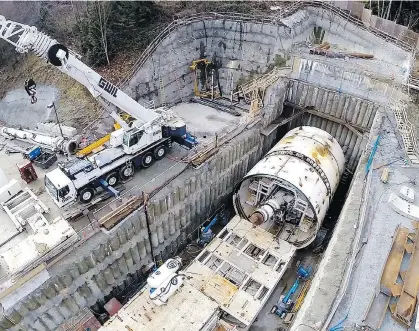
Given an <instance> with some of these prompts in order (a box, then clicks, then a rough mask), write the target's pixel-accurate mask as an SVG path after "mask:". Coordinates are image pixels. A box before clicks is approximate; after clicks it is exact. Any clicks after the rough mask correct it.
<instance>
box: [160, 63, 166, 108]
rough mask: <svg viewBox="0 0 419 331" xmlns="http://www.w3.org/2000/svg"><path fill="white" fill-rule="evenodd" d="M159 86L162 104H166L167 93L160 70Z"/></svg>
mask: <svg viewBox="0 0 419 331" xmlns="http://www.w3.org/2000/svg"><path fill="white" fill-rule="evenodd" d="M159 87H160V103H161V105H162V106H166V94H165V93H164V83H163V77H162V76H161V74H160V71H159Z"/></svg>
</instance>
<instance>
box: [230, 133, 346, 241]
mask: <svg viewBox="0 0 419 331" xmlns="http://www.w3.org/2000/svg"><path fill="white" fill-rule="evenodd" d="M344 165H345V157H344V154H343V151H342V148H341V147H340V146H339V143H338V142H337V141H336V140H335V139H334V138H333V137H332V136H331V135H330V134H329V133H327V132H325V131H323V130H321V129H318V128H315V127H298V128H296V129H293V130H291V131H290V132H288V133H287V134H286V135H285V136H284V137H283V138H282V139H281V140H280V141H279V142H278V144H276V145H275V146H274V147H273V148H272V149H271V150H270V151H269V152H268V153H267V154H266V155H265V156H264V158H263V159H262V160H261V161H259V162H258V163H257V164H256V165H255V166H254V167H253V169H251V170H250V171H249V172H248V173H247V174H246V176H245V177H244V178H243V179H242V181H241V182H240V183H239V184H238V185H237V186H236V188H235V194H234V206H235V209H236V212H237V213H238V214H239V215H240V216H241V217H245V218H247V219H249V220H250V221H251V222H253V223H255V224H258V225H260V224H262V223H264V222H267V221H272V220H273V221H275V222H277V223H280V224H281V225H283V226H284V227H288V228H289V229H288V230H290V231H291V233H292V235H291V236H290V238H291V239H289V241H290V242H292V243H294V244H295V245H296V246H297V247H305V246H307V245H308V244H309V243H311V242H312V241H313V240H314V238H315V236H316V233H317V231H318V230H319V229H320V226H321V223H322V222H323V219H324V217H325V215H326V212H327V209H328V208H329V205H330V202H331V199H332V196H333V193H334V192H335V190H336V188H337V186H338V184H339V180H340V176H341V175H342V173H343V170H344ZM296 230H298V231H296Z"/></svg>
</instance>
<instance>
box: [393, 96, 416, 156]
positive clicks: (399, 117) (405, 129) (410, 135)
mask: <svg viewBox="0 0 419 331" xmlns="http://www.w3.org/2000/svg"><path fill="white" fill-rule="evenodd" d="M390 105H391V108H392V110H393V113H394V117H395V118H396V123H397V129H398V131H399V133H400V136H401V137H402V141H403V145H404V148H405V151H406V154H407V157H408V158H409V160H410V162H412V163H413V164H419V158H418V156H417V154H416V137H415V134H414V130H413V126H412V124H411V123H410V121H409V120H408V118H407V114H406V105H405V104H404V103H401V102H397V101H395V100H390Z"/></svg>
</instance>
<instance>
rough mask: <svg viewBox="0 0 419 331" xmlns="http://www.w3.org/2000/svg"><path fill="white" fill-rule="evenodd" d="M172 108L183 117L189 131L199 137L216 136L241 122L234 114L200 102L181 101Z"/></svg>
mask: <svg viewBox="0 0 419 331" xmlns="http://www.w3.org/2000/svg"><path fill="white" fill-rule="evenodd" d="M172 110H173V111H174V112H175V113H176V114H178V115H179V116H180V117H182V118H183V120H184V121H185V123H186V125H187V128H188V131H189V132H191V133H192V134H193V135H196V136H197V137H198V139H199V138H204V139H205V138H208V137H214V136H215V135H216V134H217V133H221V132H223V131H227V130H229V129H231V127H232V126H234V125H237V124H238V123H239V122H240V117H239V116H234V115H231V114H229V113H226V112H222V111H219V110H217V109H214V108H211V107H208V106H205V105H201V104H199V103H181V104H178V105H176V106H175V107H173V108H172Z"/></svg>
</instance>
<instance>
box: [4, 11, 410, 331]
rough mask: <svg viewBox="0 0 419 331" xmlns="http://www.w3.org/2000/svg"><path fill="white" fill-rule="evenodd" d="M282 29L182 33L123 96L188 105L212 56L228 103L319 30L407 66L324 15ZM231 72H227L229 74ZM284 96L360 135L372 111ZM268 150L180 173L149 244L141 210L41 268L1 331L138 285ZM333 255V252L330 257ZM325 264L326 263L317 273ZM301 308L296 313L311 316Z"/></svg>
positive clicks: (334, 97)
mask: <svg viewBox="0 0 419 331" xmlns="http://www.w3.org/2000/svg"><path fill="white" fill-rule="evenodd" d="M287 25H288V26H290V28H288V27H285V26H283V25H281V26H279V25H278V26H276V25H267V24H257V23H249V22H248V23H243V22H236V21H228V20H210V21H205V22H204V21H201V22H194V23H191V24H188V25H185V26H183V27H180V28H179V29H177V30H175V31H173V33H171V34H170V35H169V36H168V37H167V38H166V39H165V40H163V42H162V43H161V44H160V46H159V47H158V48H157V49H156V51H155V52H154V54H153V55H152V57H151V58H150V59H149V60H148V61H146V62H145V64H144V65H143V66H142V67H141V68H140V70H139V71H138V72H137V73H136V74H135V75H134V77H133V79H132V81H131V82H130V84H129V86H128V87H127V88H126V90H127V91H128V93H129V94H131V95H132V96H133V97H135V98H136V99H137V100H138V101H139V102H141V103H145V102H147V101H149V100H154V101H155V103H156V104H157V105H159V104H161V103H174V102H176V101H180V100H181V99H184V98H188V97H190V96H191V94H192V91H193V81H194V77H193V74H192V73H191V72H190V69H189V65H190V64H191V62H192V60H194V59H197V58H200V57H204V56H205V57H207V58H212V57H213V56H214V55H216V56H217V59H218V60H220V61H221V69H220V82H221V85H222V89H223V92H224V93H229V90H228V89H227V88H226V86H229V85H230V84H229V82H231V79H233V83H234V84H233V85H237V84H239V83H240V82H243V81H244V80H247V79H250V78H252V77H254V75H255V74H260V73H264V72H266V71H267V70H269V68H270V67H272V66H273V65H278V66H281V65H283V64H284V63H285V59H287V58H288V55H289V53H290V50H291V49H292V48H293V47H294V46H295V45H296V44H297V43H301V42H306V41H312V40H313V38H314V33H313V29H314V27H315V26H321V27H322V28H324V29H325V31H326V33H325V40H324V41H329V42H331V43H342V42H344V43H345V45H346V46H347V47H348V48H350V49H351V51H359V52H374V54H375V55H376V57H377V58H381V59H383V60H384V61H386V62H387V63H389V65H390V66H393V67H395V68H404V67H405V65H406V61H407V60H406V59H408V56H409V55H408V54H406V52H404V51H401V50H400V49H398V48H397V47H396V46H394V45H392V44H390V43H385V42H384V41H383V40H382V39H380V38H378V37H376V36H373V35H365V33H366V32H365V31H363V30H360V29H359V28H357V27H356V26H354V25H352V24H351V23H348V22H346V21H345V20H344V19H342V18H340V17H338V16H336V17H331V16H330V15H329V13H327V12H325V11H323V10H322V9H314V8H308V9H306V10H304V11H301V12H298V13H296V14H295V15H293V16H291V17H289V18H288V19H287ZM232 61H233V62H232ZM231 65H234V66H235V67H234V68H235V69H230V67H231ZM284 82H285V81H280V82H278V83H277V84H275V85H274V86H272V87H271V88H269V89H268V91H267V97H266V98H267V100H269V102H267V103H266V104H267V108H266V109H265V116H264V121H263V122H262V123H263V125H264V126H266V125H268V124H269V123H271V122H272V121H273V120H274V119H276V118H277V116H278V115H279V114H281V112H282V100H283V97H284V94H285V93H284V89H285V84H284ZM161 87H162V88H161ZM289 91H290V92H289V93H288V95H287V98H289V101H292V102H293V103H295V104H298V105H300V106H301V107H315V108H314V109H316V110H318V111H320V112H323V113H324V114H326V115H333V116H337V117H339V118H340V119H345V120H348V121H349V122H350V123H351V124H354V125H355V124H356V125H361V126H362V127H364V128H365V129H368V128H369V126H370V124H371V123H372V118H373V117H374V114H375V111H376V106H370V105H369V104H368V102H366V101H365V100H362V99H359V98H358V99H357V98H356V97H354V96H348V95H346V94H336V91H329V90H326V89H322V88H315V87H313V86H309V85H304V83H301V82H292V83H291V85H290V88H289ZM341 92H346V91H341ZM333 112H335V113H333ZM304 116H306V115H304ZM304 118H305V120H307V124H310V125H314V126H319V127H322V128H325V129H326V130H327V131H329V132H331V133H332V134H333V133H334V132H335V134H334V136H336V137H338V139H339V141H340V142H341V144H342V145H343V146H344V147H345V146H347V147H346V155H347V156H349V157H350V156H351V155H352V154H354V152H353V151H358V150H359V151H362V148H359V147H358V149H357V146H358V145H360V144H361V140H359V139H358V140H356V139H353V137H354V136H353V135H352V131H351V133H350V130H348V129H347V128H346V127H345V126H344V125H341V124H336V125H335V124H333V123H332V122H330V121H329V122H328V121H323V120H319V119H318V118H316V116H315V115H312V116H311V117H310V116H308V117H304ZM339 130H340V134H338V132H339ZM274 140H275V133H273V134H271V135H270V136H269V137H263V136H261V135H260V134H259V129H252V130H247V131H245V132H243V133H242V134H241V135H239V136H238V137H236V138H235V139H234V140H233V141H231V142H230V143H229V144H228V145H227V146H225V147H224V148H222V149H221V150H220V152H219V153H218V154H217V155H216V156H215V157H214V159H213V160H211V161H209V162H207V163H205V164H204V165H203V166H202V167H201V168H200V169H199V170H194V169H187V170H186V171H185V172H184V173H182V174H181V175H180V176H179V177H178V178H177V179H176V180H174V181H173V182H172V183H171V184H170V185H169V186H168V187H165V188H164V189H162V190H161V191H160V192H159V193H158V194H156V195H155V196H154V197H152V199H151V202H150V206H149V212H150V227H151V230H152V231H151V232H152V233H151V237H149V235H148V232H147V226H146V217H145V214H144V212H143V210H142V209H141V210H137V211H136V212H134V213H133V214H131V215H130V216H129V217H128V218H127V219H126V220H125V221H124V223H123V224H122V225H121V226H119V228H118V229H116V230H115V231H113V232H111V233H110V234H109V235H107V234H105V233H102V232H99V233H97V234H96V235H95V236H93V237H92V238H90V239H89V240H88V241H87V242H86V243H85V244H83V246H81V247H79V248H76V249H75V250H74V251H73V252H72V253H71V254H70V255H68V256H67V257H66V258H65V259H63V260H62V261H60V262H59V263H56V264H55V265H53V266H48V272H49V273H50V275H51V278H50V280H48V281H47V282H45V283H44V284H42V286H40V287H39V288H35V289H33V292H32V293H31V294H30V295H27V296H26V297H25V298H24V299H23V300H20V302H18V303H16V304H15V305H14V306H12V307H10V308H8V309H6V311H5V316H3V317H2V318H0V331H2V330H13V331H17V330H21V329H23V328H24V329H25V330H31V331H33V330H36V331H49V330H56V329H57V326H58V325H60V324H62V323H63V322H64V321H65V320H68V319H69V318H70V317H72V316H75V315H76V314H77V313H78V312H79V311H80V310H81V309H83V308H85V307H86V306H92V305H94V304H95V303H96V302H97V301H98V300H104V299H105V298H106V296H107V295H109V294H110V293H113V292H112V291H115V292H116V291H120V290H122V289H124V288H125V287H127V286H129V285H130V284H132V283H133V282H137V281H138V280H139V279H140V278H141V277H142V276H143V275H142V273H141V267H142V266H143V265H145V264H147V263H148V262H149V261H151V251H152V248H153V251H154V252H155V255H157V258H158V259H166V258H167V257H169V256H171V255H174V254H176V252H177V251H178V250H179V248H182V247H184V245H185V244H186V243H187V241H188V237H190V235H192V234H193V233H194V231H195V230H196V229H197V228H198V227H199V224H201V222H203V221H204V220H205V219H206V218H207V217H208V216H209V215H210V214H211V212H212V211H214V210H215V209H216V208H217V207H218V206H219V205H220V203H221V202H222V200H223V199H224V198H225V197H226V196H227V195H228V194H229V193H231V191H232V189H233V186H234V183H235V182H237V181H238V180H239V179H241V178H242V176H243V175H244V174H245V173H246V172H247V171H248V170H249V169H250V168H251V167H252V166H253V165H254V164H255V163H256V162H257V161H258V160H259V159H260V157H261V155H262V154H263V153H264V152H266V151H267V150H268V149H269V148H270V146H271V145H272V143H274ZM351 151H352V152H351ZM357 153H358V152H357ZM358 157H359V154H356V156H355V157H354V158H353V160H352V164H356V160H357V158H358ZM356 178H357V179H356V180H358V181H359V180H360V179H359V178H358V177H356ZM355 183H358V182H355ZM355 185H358V184H354V185H353V187H355V188H356V187H357V186H355ZM354 192H355V193H356V191H354ZM347 208H349V207H347ZM340 223H341V222H340ZM348 231H349V230H348ZM333 249H336V247H334V246H333V247H332V248H330V250H333ZM322 263H323V262H322ZM327 263H329V261H328V260H326V261H325V262H324V264H323V266H327V265H326V264H327ZM336 272H339V270H337V271H336ZM307 301H309V300H307ZM316 305H317V303H316V304H315V305H313V306H316ZM304 307H306V306H303V309H302V312H305V313H308V314H310V311H309V310H308V308H307V307H306V308H304Z"/></svg>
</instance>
